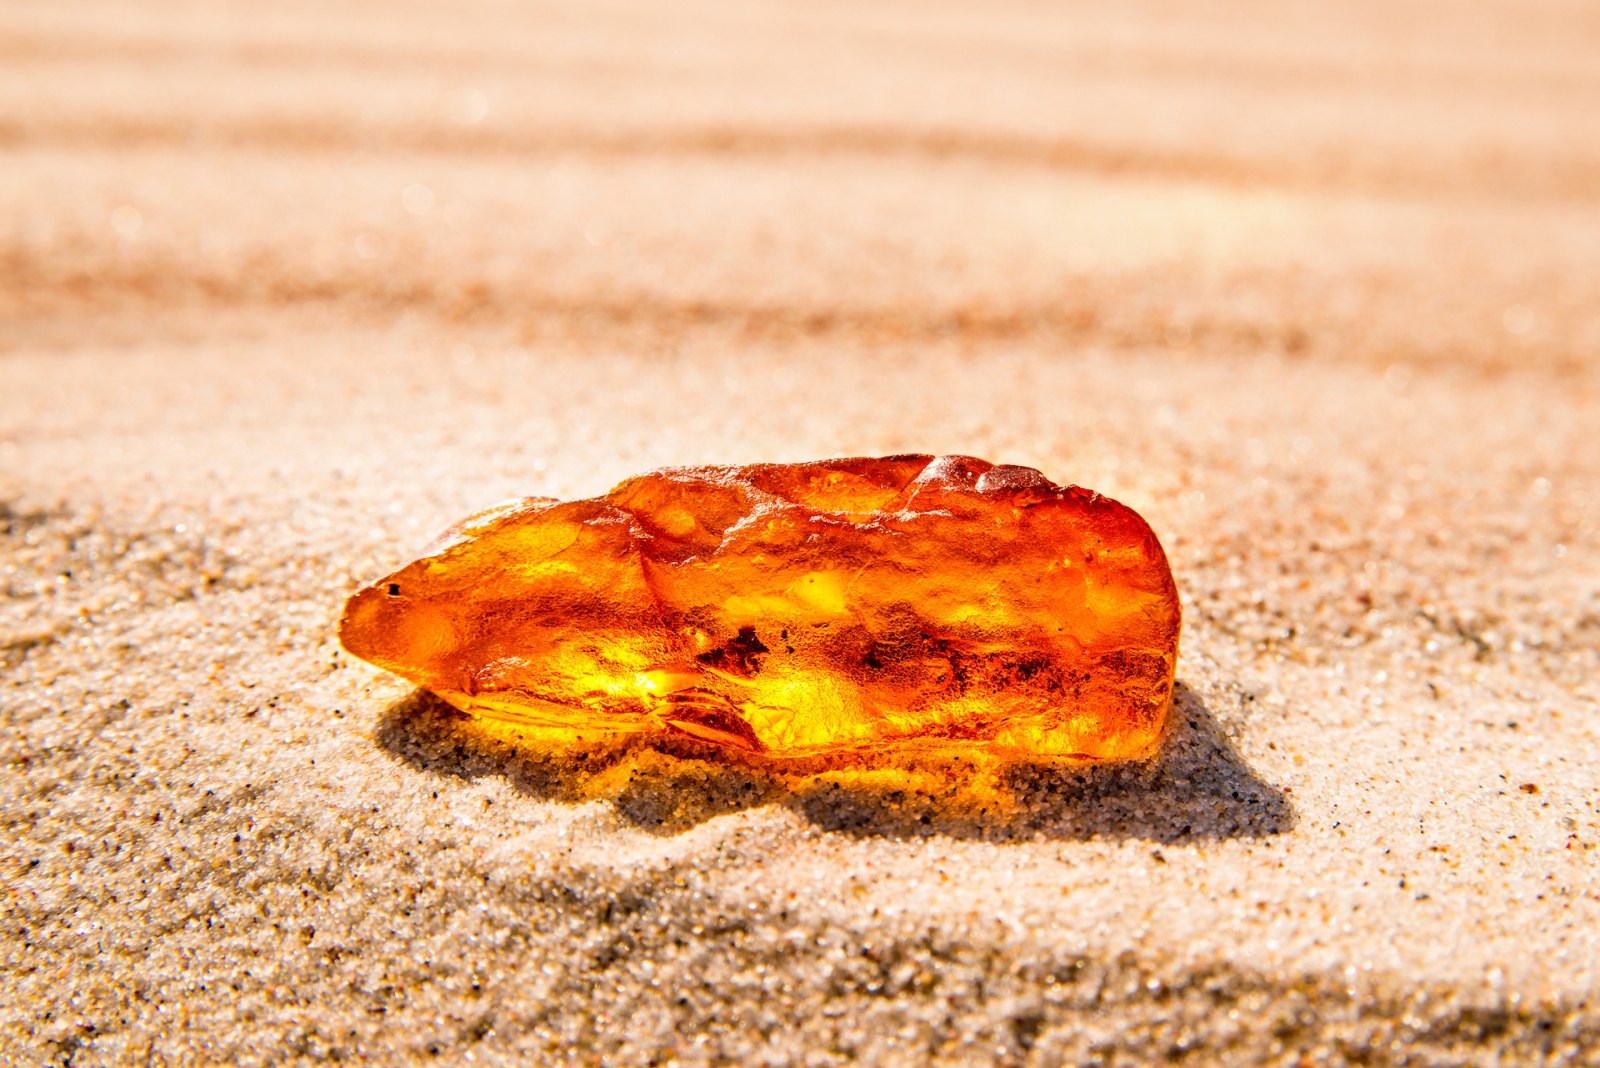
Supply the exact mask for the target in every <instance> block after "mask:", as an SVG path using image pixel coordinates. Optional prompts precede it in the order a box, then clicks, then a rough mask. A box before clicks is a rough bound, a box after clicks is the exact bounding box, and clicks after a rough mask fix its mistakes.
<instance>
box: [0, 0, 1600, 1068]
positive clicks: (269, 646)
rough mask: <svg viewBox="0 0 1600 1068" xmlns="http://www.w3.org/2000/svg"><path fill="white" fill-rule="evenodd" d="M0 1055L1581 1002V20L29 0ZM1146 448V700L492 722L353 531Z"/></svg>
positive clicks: (1597, 1021)
mask: <svg viewBox="0 0 1600 1068" xmlns="http://www.w3.org/2000/svg"><path fill="white" fill-rule="evenodd" d="M0 22H3V28H0V56H3V60H0V583H3V584H4V585H3V586H0V589H3V590H4V593H5V597H4V599H3V600H0V717H3V720H4V730H3V732H0V764H3V766H4V771H3V773H0V806H3V807H0V814H3V816H0V818H3V823H0V871H3V872H4V876H3V878H0V898H3V912H0V915H3V923H0V954H3V964H0V1059H7V1060H9V1061H11V1062H15V1063H19V1064H40V1063H55V1064H66V1063H70V1064H73V1065H100V1064H106V1065H121V1064H137V1065H145V1064H150V1065H158V1064H167V1065H187V1064H196V1065H200V1064H216V1063H230V1064H245V1065H283V1064H299V1063H312V1062H320V1061H326V1060H345V1061H361V1062H369V1063H394V1064H408V1063H424V1062H426V1063H444V1064H468V1063H474V1064H476V1063H487V1064H498V1063H505V1064H525V1063H553V1064H563V1063H573V1064H586V1065H587V1064H607V1065H634V1064H661V1065H664V1064H673V1063H676V1064H739V1065H745V1064H750V1065H828V1064H848V1063H860V1064H873V1065H880V1064H881V1065H924V1064H964V1065H965V1064H973V1065H980V1064H996V1065H1041V1066H1042V1065H1063V1064H1072V1065H1079V1064H1084V1065H1087V1064H1142V1063H1150V1062H1155V1061H1163V1060H1170V1061H1181V1062H1184V1063H1191V1064H1240V1063H1260V1064H1275V1065H1276V1064H1281V1065H1299V1064H1364V1065H1389V1064H1396V1065H1398V1064H1438V1065H1446V1064H1448V1065H1456V1064H1482V1065H1491V1064H1493V1065H1501V1064H1523V1063H1529V1064H1533V1063H1537V1064H1568V1063H1572V1064H1585V1063H1600V1001H1597V998H1600V975H1597V972H1596V963H1595V962H1596V961H1597V960H1600V879H1597V871H1600V852H1597V851H1596V846H1597V845H1600V747H1597V737H1596V732H1597V729H1600V708H1597V702H1600V544H1597V537H1596V524H1597V522H1600V449H1596V448H1595V446H1594V441H1595V438H1596V431H1597V429H1600V419H1597V416H1600V374H1597V369H1600V147H1597V146H1600V68H1597V67H1596V66H1595V64H1594V62H1593V56H1594V55H1595V54H1596V53H1597V50H1600V21H1597V20H1596V18H1595V13H1594V12H1593V11H1592V10H1591V9H1590V8H1589V7H1588V6H1586V5H1584V4H1580V3H1575V2H1574V3H1560V2H1541V3H1519V4H1515V5H1513V4H1500V3H1487V4H1483V5H1477V6H1474V7H1473V8H1471V9H1470V10H1467V9H1462V8H1459V7H1458V6H1446V5H1435V4H1423V3H1407V4H1377V3H1369V2H1365V0H1363V2H1361V3H1355V4H1347V5H1341V6H1339V7H1338V8H1337V9H1333V8H1319V7H1311V6H1295V7H1289V6H1283V7H1280V8H1262V7H1259V6H1252V5H1246V4H1242V3H1223V2H1208V3H1206V4H1204V5H1199V6H1195V7H1192V8H1185V9H1179V8H1169V7H1165V6H1160V5H1140V6H1129V7H1123V8H1117V9H1115V10H1113V9H1111V8H1107V7H1106V6H1105V5H1088V4H1063V5H1055V6H1053V7H1042V6H1033V5H1027V4H1021V3H1017V4H1004V5H994V4H989V5H982V6H980V5H975V4H974V5H963V4H954V3H950V4H918V5H905V6H895V5H891V4H888V3H885V4H878V5H873V6H871V7H862V6H860V5H843V4H840V5H805V6H780V5H766V4H746V5H731V4H719V3H705V4H693V5H691V4H684V5H674V6H672V7H670V8H663V7H660V6H656V5H643V4H635V3H631V2H619V3H615V4H610V5H581V6H580V5H573V6H560V5H555V4H550V5H540V6H530V5H510V4H493V3H481V4H458V5H448V6H447V5H439V4H435V5H425V4H404V5H400V4H396V5H384V6H382V7H378V6H370V5H360V4H355V3H347V2H344V0H339V2H323V3H319V4H315V5H312V4H303V3H289V4H280V5H272V6H271V7H270V9H267V8H262V9H259V10H258V9H255V8H246V7H242V6H240V7H235V6H226V5H178V4H173V5H165V4H156V3H144V4H135V3H131V2H127V0H117V2H106V3H96V4H85V5H74V6H72V7H70V8H68V7H62V6H60V5H22V4H15V5H11V6H10V7H8V8H7V10H6V14H5V17H4V19H3V20H0ZM913 450H915V451H926V452H962V453H970V454H974V455H978V456H983V457H986V458H988V459H991V460H995V461H1003V462H1010V463H1021V464H1028V465H1032V466H1037V467H1039V468H1040V469H1042V470H1043V471H1045V472H1046V473H1047V474H1048V475H1050V476H1051V477H1052V478H1054V479H1056V480H1058V481H1071V482H1077V483H1080V484H1083V485H1087V486H1092V487H1094V488H1096V489H1099V490H1101V491H1102V492H1105V493H1108V494H1110V495H1112V496H1114V497H1117V498H1118V499H1120V500H1122V501H1124V502H1126V503H1128V504H1130V505H1132V506H1133V507H1135V508H1137V509H1138V510H1139V511H1140V512H1141V513H1142V514H1144V515H1145V516H1146V517H1147V518H1148V519H1149V520H1150V521H1151V523H1152V524H1153V525H1154V527H1155V528H1156V530H1157V532H1158V534H1159V535H1160V536H1161V538H1162V540H1163V542H1164V544H1165V545H1166V547H1167V550H1168V553H1169V555H1170V556H1171V558H1172V562H1173V565H1174V571H1175V574H1176V576H1177V579H1178V582H1179V586H1180V589H1181V591H1182V594H1183V598H1184V608H1185V632H1184V638H1183V646H1182V657H1181V662H1180V665H1179V672H1178V674H1179V681H1180V686H1179V690H1178V697H1177V703H1176V707H1175V715H1174V724H1173V729H1172V733H1171V736H1170V737H1169V739H1168V741H1167V744H1166V747H1165V748H1164V750H1163V752H1162V754H1161V755H1160V756H1159V757H1158V758H1157V759H1156V760H1155V761H1154V762H1153V763H1151V764H1150V765H1148V766H1140V767H1132V768H1123V769H1106V770H1099V771H1093V772H1083V771H1070V770H1059V769H1048V768H1023V769H1016V770H1015V771H1014V772H1013V773H1012V774H1011V775H1010V778H1009V779H1008V780H1007V782H1006V786H1007V789H1008V790H1009V796H1010V797H1011V801H1010V803H1009V804H1008V805H1006V806H1005V807H1003V808H1002V809H999V810H993V811H991V810H984V811H978V810H975V809H972V808H969V807H964V806H962V805H959V804H955V803H951V802H949V801H948V800H947V799H942V798H941V797H940V796H937V795H930V794H918V793H916V792H911V793H907V794H905V795H900V796H897V795H895V794H893V793H892V792H890V793H885V792H872V791H867V790H839V789H835V788H833V787H832V786H831V785H830V784H828V783H827V782H824V781H818V782H816V783H813V784H810V785H807V786H802V787H799V788H796V789H779V788H777V787H776V786H775V785H774V783H773V782H772V781H771V780H769V779H764V778H763V777H762V776H761V775H760V774H758V773H754V772H752V771H751V770H750V769H748V768H742V767H739V766H737V765H729V764H725V763H720V762H717V761H716V760H715V759H714V754H712V753H710V752H707V751H703V750H702V751H696V750H693V749H689V748H680V749H678V750H674V751H670V752H653V751H642V752H621V753H619V752H617V751H614V750H612V749H607V748H605V747H603V746H597V747H596V748H595V750H594V751H593V752H586V753H583V754H549V753H536V752H526V751H521V750H518V749H516V748H514V747H511V746H508V745H507V744H505V742H504V740H503V739H498V738H495V737H491V736H487V735H484V734H482V733H480V732H478V731H476V730H475V729H474V728H473V726H472V725H471V724H470V723H467V722H464V721H462V720H460V719H458V718H453V717H452V716H450V715H448V714H447V713H446V711H445V710H443V709H442V708H441V707H440V706H439V704H438V703H437V702H435V701H433V700H431V699H429V698H428V697H427V696H426V695H422V694H418V693H416V692H414V691H412V690H411V689H410V688H409V687H407V686H406V685H404V684H402V683H400V682H399V681H398V680H396V679H394V678H392V677H389V676H386V675H384V674H382V673H380V672H377V671H375V670H373V669H371V668H369V667H367V666H365V665H363V664H361V663H360V662H358V661H353V660H352V659H350V658H349V657H347V656H345V655H344V654H343V653H342V652H341V650H340V649H339V647H338V645H337V642H336V641H335V638H334V634H333V624H334V622H335V621H336V619H337V617H338V613H339V609H340V606H341V603H342V599H343V598H344V597H345V596H346V595H347V594H348V593H349V592H350V591H351V590H353V589H354V588H355V587H356V586H357V585H359V584H361V583H363V582H365V581H368V580H370V579H371V578H373V577H375V576H377V575H379V574H381V573H383V572H384V571H385V570H386V569H388V568H390V567H392V566H394V565H395V564H397V563H398V562H400V561H402V560H403V559H405V558H406V557H407V555H408V554H409V553H411V552H413V551H415V550H416V549H417V548H418V547H420V546H421V545H422V544H423V543H424V542H425V541H426V540H427V539H428V538H429V537H430V536H431V534H432V533H433V532H434V531H435V530H437V529H438V528H440V527H442V526H443V525H445V524H446V523H448V522H450V521H452V520H454V519H456V518H458V517H460V516H461V515H463V514H465V513H467V512H469V511H471V510H474V509H476V508H479V507H482V506H485V505H488V504H491V503H493V502H495V501H498V500H500V499H503V498H505V497H509V496H515V495H524V494H546V495H553V496H560V497H576V496H589V495H593V494H595V493H598V492H602V491H603V490H605V489H606V488H607V487H609V486H610V485H611V484H612V483H614V482H615V481H617V480H618V479H620V478H622V477H625V476H627V475H630V474H634V473H637V472H639V471H642V470H646V469H649V468H651V467H655V466H659V465H665V464H684V463H703V462H749V461H754V460H776V461H787V460H803V459H813V458H818V457H823V456H833V455H851V454H880V453H889V452H901V451H913Z"/></svg>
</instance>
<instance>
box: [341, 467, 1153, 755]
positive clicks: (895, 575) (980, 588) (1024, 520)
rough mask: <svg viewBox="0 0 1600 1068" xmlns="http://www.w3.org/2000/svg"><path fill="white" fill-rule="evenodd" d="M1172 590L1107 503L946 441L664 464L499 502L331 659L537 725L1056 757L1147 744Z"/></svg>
mask: <svg viewBox="0 0 1600 1068" xmlns="http://www.w3.org/2000/svg"><path fill="white" fill-rule="evenodd" d="M1178 632H1179V607H1178V597H1177V589H1176V587H1175V585H1174V584H1173V581H1172V572H1171V570H1170V568H1169V567H1168V566H1167V560H1166V555H1165V554H1164V553H1163V552H1162V549H1161V546H1160V544H1159V542H1158V541H1157V540H1156V537H1155V534H1154V533H1153V532H1152V531H1151V530H1150V527H1149V525H1148V524H1146V523H1145V521H1144V520H1143V519H1141V518H1140V517H1139V515H1138V514H1137V513H1135V512H1134V511H1133V510H1131V509H1129V508H1127V507H1125V506H1124V505H1121V504H1118V503H1117V502H1116V501H1113V500H1110V499H1109V498H1106V497H1102V496H1100V495H1099V494H1096V493H1093V492H1091V491H1089V490H1085V489H1081V488H1079V487H1077V486H1066V487H1062V486H1057V485H1054V484H1053V483H1051V482H1050V481H1049V480H1048V479H1046V478H1045V477H1044V476H1043V475H1042V474H1040V473H1039V472H1038V471H1035V470H1033V469H1032V468H1027V467H1014V466H995V465H993V464H990V463H987V462H985V461H983V460H977V459H974V458H972V457H967V456H941V457H937V458H935V457H931V456H890V457H883V458H878V459H863V458H855V459H842V460H825V461H821V462H818V463H806V464H752V465H749V466H744V467H694V468H669V469H665V470H661V471H655V472H651V473H650V474H646V475H641V476H639V477H637V478H632V479H629V480H627V481H626V482H623V483H622V484H621V485H619V486H617V487H616V488H615V489H613V490H612V491H611V492H610V493H608V494H606V495H605V496H604V497H597V498H592V499H589V500H582V501H572V502H567V503H562V502H559V501H555V500H551V499H549V498H527V499H524V500H519V501H513V502H508V503H506V504H503V505H500V506H498V507H496V508H492V509H490V510H488V511H486V512H483V513H480V514H478V515H475V516H472V517H471V518H469V519H467V520H465V521H463V522H461V523H459V524H457V525H456V526H454V527H452V528H450V529H449V530H447V531H446V532H445V533H444V534H443V535H441V536H440V537H439V539H438V540H436V541H435V542H434V544H433V545H431V546H429V547H428V549H427V550H425V551H424V555H423V556H422V557H421V558H419V559H417V560H415V561H413V562H412V563H410V564H407V565H406V566H405V567H403V568H401V569H400V570H399V571H396V572H395V573H394V574H392V575H389V576H387V577H385V578H383V579H380V580H379V581H378V582H375V583H373V584H372V585H370V586H368V587H366V588H365V589H362V590H360V591H358V592H357V593H356V594H355V595H354V596H352V597H351V598H350V600H349V602H348V603H347V604H346V606H345V612H344V618H343V620H342V621H341V623H340V631H339V636H340V640H341V641H342V642H343V644H344V647H345V648H346V649H347V650H349V651H350V652H351V653H352V654H353V655H355V656H358V657H360V658H361V659H363V660H367V661H369V662H371V663H373V664H375V665H377V666H379V667H381V668H385V669H387V670H389V671H392V672H394V673H395V674H397V675H400V676H401V677H403V678H405V679H407V680H409V681H411V682H413V683H415V684H416V685H418V686H421V687H423V688H425V689H427V690H431V691H432V692H434V693H436V694H438V695H439V696H440V697H442V698H443V699H444V700H446V701H448V702H450V703H451V704H452V705H454V706H456V707H457V708H459V709H462V710H463V711H465V712H467V713H469V714H471V715H474V716H477V717H482V718H483V719H485V720H488V721H491V722H498V723H501V724H505V725H508V726H515V727H517V728H519V733H521V734H524V735H526V736H529V737H531V738H533V739H536V740H541V741H545V742H551V743H557V744H560V743H564V742H576V741H577V740H578V739H580V738H581V737H583V736H585V735H587V736H590V737H592V736H594V735H595V734H596V733H619V734H620V733H640V732H663V731H665V732H676V733H680V734H684V735H689V736H692V737H695V738H700V739H703V740H705V741H709V742H714V743H717V744H718V745H722V746H730V747H734V748H737V749H739V750H744V751H747V752H749V753H751V754H752V755H759V756H761V757H766V758H780V759H781V758H798V757H806V758H815V757H832V758H845V759H847V760H848V759H849V758H851V757H852V756H858V757H862V758H866V757H877V756H881V755H882V754H883V753H885V752H893V751H905V750H912V751H917V752H921V753H925V754H929V755H935V754H944V755H956V754H970V755H974V756H982V757H984V758H985V759H989V760H992V759H997V758H998V759H1023V760H1053V761H1063V762H1075V763H1089V762H1103V761H1118V760H1131V759H1139V758H1143V757H1146V756H1148V755H1149V754H1150V753H1151V752H1152V751H1153V750H1154V749H1155V747H1156V745H1157V744H1158V742H1159V740H1160V737H1161V733H1162V730H1163V727H1164V725H1165V722H1166V717H1167V712H1168V709H1169V707H1170V705H1171V701H1172V680H1173V671H1174V668H1175V665H1176V662H1177V651H1178Z"/></svg>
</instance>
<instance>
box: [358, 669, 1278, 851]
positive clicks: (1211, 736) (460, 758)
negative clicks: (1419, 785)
mask: <svg viewBox="0 0 1600 1068" xmlns="http://www.w3.org/2000/svg"><path fill="white" fill-rule="evenodd" d="M376 737H377V741H378V744H379V745H380V746H381V747H382V748H383V749H384V750H385V751H387V752H388V753H390V754H391V755H392V756H394V757H395V758H396V759H397V760H399V761H401V762H402V763H404V764H406V765H408V766H410V767H412V768H414V769H416V770H419V771H428V772H432V773H434V774H439V775H449V776H453V777H456V778H461V779H467V780H476V779H479V778H482V777H485V776H501V777H504V778H505V779H506V780H507V781H508V782H509V783H510V784H511V785H512V786H513V787H514V788H515V789H518V790H520V791H522V792H524V793H526V794H528V795H530V796H534V797H538V798H542V799H546V800H556V801H569V802H578V801H592V800H605V801H609V802H610V803H611V804H612V805H614V806H615V808H616V810H617V812H618V814H619V815H621V816H622V817H623V818H624V819H626V820H627V821H629V822H630V823H633V824H634V825H636V826H638V827H641V828H643V829H645V830H648V831H651V832H653V833H657V834H678V833H681V832H683V831H685V830H688V829H689V828H691V827H693V826H695V825H697V824H699V823H703V822H705V821H706V820H708V819H711V818H712V817H714V816H720V815H723V814H726V813H729V812H736V811H739V810H741V809H747V808H754V807H757V806H760V805H766V804H782V805H786V806H788V807H789V808H791V809H793V810H794V811H795V812H797V813H799V814H801V815H803V816H804V817H805V818H806V819H808V820H810V821H811V822H812V823H814V824H816V825H817V826H818V827H821V828H823V829H825V830H830V831H836V832H840V833H846V834H855V835H872V836H881V837H893V838H914V837H926V836H930V835H948V836H951V837H957V838H972V839H984V840H991V841H1007V840H1015V839H1019V838H1032V837H1034V836H1035V835H1039V836H1042V837H1044V838H1048V839H1057V840H1074V839H1075V840H1083V839H1088V838H1093V837H1103V838H1110V839H1142V840H1147V841H1151V842H1158V843H1176V842H1183V841H1191V840H1202V841H1203V840H1218V839H1225V838H1260V837H1265V836H1268V835H1274V834H1281V833H1283V832H1285V831H1287V830H1289V829H1290V828H1291V827H1292V826H1293V824H1294V812H1293V808H1292V806H1291V805H1290V803H1289V800H1288V797H1287V796H1286V795H1285V794H1284V792H1283V791H1282V790H1281V789H1279V788H1278V787H1276V786H1274V785H1272V784H1270V783H1268V782H1266V781H1265V780H1263V779H1262V778H1261V777H1260V776H1258V775H1256V774H1255V772H1254V771H1252V770H1251V769H1250V768H1249V767H1248V766H1247V765H1246V764H1245V763H1244V761H1243V759H1242V758H1241V757H1240V755H1239V752H1238V750H1237V749H1235V748H1234V746H1233V744H1232V743H1231V742H1230V741H1229V740H1228V739H1227V737H1226V735H1225V734H1224V733H1223V731H1222V729H1221V727H1220V725H1219V724H1218V723H1217V720H1216V718H1215V717H1214V716H1213V715H1212V714H1211V712H1210V710H1209V709H1207V708H1206V706H1205V702H1204V701H1202V700H1201V699H1200V697H1199V695H1198V694H1196V693H1195V692H1194V691H1193V690H1191V689H1190V688H1189V687H1187V686H1185V685H1184V684H1183V683H1181V682H1180V683H1178V684H1177V685H1176V687H1174V691H1173V708H1172V717H1171V720H1170V722H1169V726H1168V729H1167V733H1166V736H1165V737H1164V738H1163V740H1162V745H1161V748H1160V750H1159V751H1158V752H1157V754H1156V756H1155V757H1153V758H1152V759H1150V760H1148V761H1144V762H1141V763H1136V764H1122V765H1114V766H1099V767H1063V766H1061V765H1057V764H1033V763H1010V764H999V763H985V762H982V761H981V759H980V760H979V761H977V762H974V761H973V760H970V759H965V758H951V757H946V756H929V755H919V754H912V755H906V754H899V755H894V756H883V757H878V758H876V759H874V760H871V761H869V762H868V763H867V765H865V766H863V765H862V764H861V763H860V762H859V761H852V763H851V765H850V766H838V764H837V763H835V764H832V765H830V764H829V763H828V762H826V761H812V762H795V761H783V762H778V761H772V760H764V759H762V758H760V757H756V756H753V755H751V754H748V753H743V752H740V751H738V750H732V749H727V748H723V747H720V746H716V745H712V744H710V743H707V742H701V741H698V740H696V739H693V738H689V737H686V736H683V735H677V734H671V735H666V734H662V735H629V736H611V737H596V738H594V739H592V740H589V741H585V742H581V743H579V744H578V745H575V746H563V747H560V748H554V747H550V746H548V745H541V744H539V743H537V742H534V741H531V740H530V739H529V738H528V737H526V736H520V735H519V734H518V732H517V731H516V730H515V729H514V728H507V727H503V726H499V725H495V724H488V723H484V722H482V721H480V720H477V719H474V718H472V717H470V716H467V715H465V714H463V713H461V712H458V711H457V710H455V709H454V708H452V707H451V706H450V705H448V704H446V703H445V702H443V701H441V700H439V699H438V698H437V697H434V696H433V695H432V694H430V693H427V692H425V691H422V690H417V691H413V692H412V693H411V694H409V695H408V696H406V697H405V698H403V699H401V700H399V701H397V702H395V703H394V704H393V705H391V706H390V707H389V708H387V709H385V710H384V713H383V715H382V717H381V718H380V720H379V724H378V730H377V736H376Z"/></svg>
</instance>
